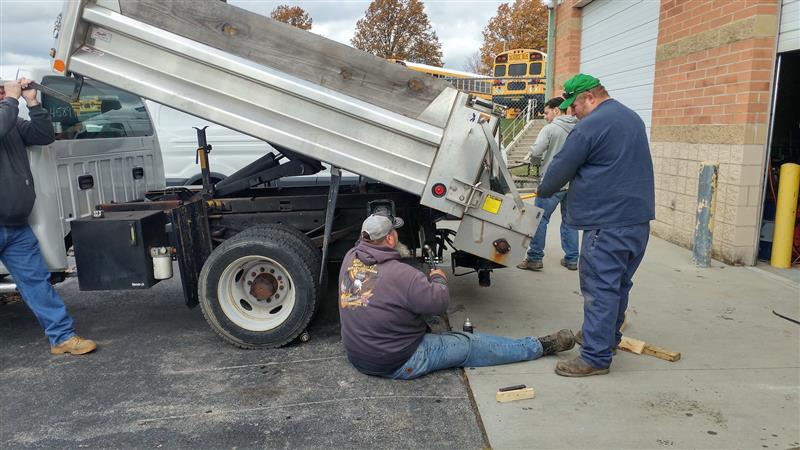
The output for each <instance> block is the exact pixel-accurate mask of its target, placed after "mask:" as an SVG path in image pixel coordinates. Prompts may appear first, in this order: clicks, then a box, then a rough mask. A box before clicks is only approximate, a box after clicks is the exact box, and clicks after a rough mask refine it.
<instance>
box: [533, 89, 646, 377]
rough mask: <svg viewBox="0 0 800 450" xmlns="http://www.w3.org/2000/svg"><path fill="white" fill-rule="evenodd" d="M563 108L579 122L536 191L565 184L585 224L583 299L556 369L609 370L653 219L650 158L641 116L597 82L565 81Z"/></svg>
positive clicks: (577, 219)
mask: <svg viewBox="0 0 800 450" xmlns="http://www.w3.org/2000/svg"><path fill="white" fill-rule="evenodd" d="M564 90H565V92H564V99H565V100H564V102H563V103H562V104H561V105H560V107H561V109H566V108H568V107H570V106H572V108H573V111H574V112H575V115H576V116H577V117H578V119H579V122H578V124H577V125H576V126H575V128H574V129H573V130H572V132H571V133H570V134H569V136H568V137H567V140H566V142H565V143H564V148H563V149H562V150H561V152H559V153H558V154H557V155H556V156H555V157H554V158H553V162H552V163H551V164H550V168H549V169H548V171H547V174H546V175H545V177H544V179H543V180H542V183H541V184H540V185H539V188H538V195H539V196H541V197H550V196H552V195H553V194H555V193H557V192H558V191H559V189H561V186H563V185H564V184H565V183H567V182H569V183H570V187H569V193H568V194H567V202H568V203H569V209H568V210H567V215H566V218H565V219H564V220H566V223H567V225H569V226H570V227H572V228H577V229H580V230H583V241H582V243H581V254H580V264H579V270H580V272H579V273H580V284H581V292H582V293H583V298H584V307H583V329H582V334H583V344H582V347H581V355H580V356H579V357H577V358H575V359H571V360H564V361H560V362H559V363H558V364H557V365H556V373H557V374H559V375H563V376H569V377H584V376H589V375H602V374H606V373H608V369H609V367H610V366H611V356H612V351H613V350H614V349H615V348H616V347H617V346H618V345H619V342H620V340H621V339H622V333H621V332H620V331H619V328H620V326H621V325H622V321H623V320H624V318H625V310H626V309H627V307H628V294H629V292H630V290H631V287H632V286H633V282H632V278H633V274H634V273H635V272H636V269H637V268H638V267H639V263H641V262H642V257H644V252H645V248H646V247H647V241H648V238H649V236H650V221H651V220H653V219H654V218H655V187H654V184H653V162H652V159H651V157H650V146H649V144H648V140H647V133H646V131H645V126H644V122H642V119H641V118H640V117H639V115H638V114H636V113H635V112H634V111H632V110H631V109H629V108H627V107H626V106H624V105H623V104H622V103H619V102H618V101H616V100H614V99H612V98H610V97H609V95H608V92H607V91H606V89H605V88H604V87H603V86H602V85H601V84H600V80H598V79H597V78H595V77H593V76H591V75H585V74H578V75H575V76H574V77H572V78H570V79H569V80H567V82H566V83H564Z"/></svg>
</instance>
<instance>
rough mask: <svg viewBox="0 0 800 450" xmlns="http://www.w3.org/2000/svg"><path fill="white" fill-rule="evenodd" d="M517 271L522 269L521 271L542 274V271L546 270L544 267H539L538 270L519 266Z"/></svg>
mask: <svg viewBox="0 0 800 450" xmlns="http://www.w3.org/2000/svg"><path fill="white" fill-rule="evenodd" d="M517 269H520V270H530V271H531V272H541V271H542V269H544V266H542V267H539V268H537V269H534V268H533V267H520V266H517Z"/></svg>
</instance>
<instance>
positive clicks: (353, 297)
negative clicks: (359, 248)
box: [339, 258, 380, 308]
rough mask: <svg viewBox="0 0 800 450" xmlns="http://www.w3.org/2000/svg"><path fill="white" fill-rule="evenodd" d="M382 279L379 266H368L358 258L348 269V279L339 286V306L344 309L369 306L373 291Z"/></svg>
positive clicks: (354, 259)
mask: <svg viewBox="0 0 800 450" xmlns="http://www.w3.org/2000/svg"><path fill="white" fill-rule="evenodd" d="M379 278H380V271H379V270H378V265H377V264H373V265H371V266H368V265H366V264H364V263H363V262H361V260H360V259H358V258H353V262H351V263H350V266H348V267H347V277H346V278H345V279H344V280H342V284H341V285H340V286H339V306H340V307H342V308H359V307H363V306H368V305H369V299H370V297H372V291H373V290H374V289H375V285H376V284H377V283H378V279H379Z"/></svg>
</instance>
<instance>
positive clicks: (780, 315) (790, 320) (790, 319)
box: [772, 309, 800, 325]
mask: <svg viewBox="0 0 800 450" xmlns="http://www.w3.org/2000/svg"><path fill="white" fill-rule="evenodd" d="M772 314H775V315H776V316H778V317H780V318H781V319H786V320H788V321H789V322H792V323H796V324H798V325H800V321H797V320H795V319H792V318H791V317H786V316H784V315H783V314H778V313H776V312H775V310H774V309H773V310H772Z"/></svg>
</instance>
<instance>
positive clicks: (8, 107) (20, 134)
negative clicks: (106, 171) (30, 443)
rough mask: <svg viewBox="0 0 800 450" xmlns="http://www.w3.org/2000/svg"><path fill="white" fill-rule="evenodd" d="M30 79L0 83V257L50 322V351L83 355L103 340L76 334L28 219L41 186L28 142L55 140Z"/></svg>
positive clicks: (31, 303) (35, 310)
mask: <svg viewBox="0 0 800 450" xmlns="http://www.w3.org/2000/svg"><path fill="white" fill-rule="evenodd" d="M29 84H30V80H27V79H25V78H22V79H20V80H18V81H8V82H6V83H5V84H4V85H3V86H2V87H0V205H2V206H1V207H0V262H2V263H3V265H4V266H6V268H7V269H8V271H9V272H10V273H11V276H12V277H14V281H15V282H16V283H17V288H18V289H19V292H20V294H22V299H23V300H24V301H25V303H26V304H27V305H28V307H29V308H30V309H31V311H33V314H34V315H35V316H36V318H37V319H38V320H39V323H40V324H41V325H42V328H44V332H45V334H46V335H47V338H48V339H49V340H50V352H51V353H52V354H54V355H60V354H64V353H71V354H74V355H82V354H84V353H89V352H91V351H92V350H94V349H95V348H96V347H97V345H96V344H95V343H94V342H93V341H91V340H89V339H81V338H80V337H78V336H77V335H76V334H75V327H74V326H73V321H72V317H70V315H69V314H68V313H67V308H66V307H65V306H64V301H63V300H62V299H61V297H60V296H59V295H58V293H56V291H55V290H54V289H53V286H51V285H50V271H49V270H48V269H47V265H46V264H45V262H44V258H42V252H41V250H40V249H39V241H38V240H37V239H36V236H35V235H34V234H33V231H32V230H31V227H30V225H28V215H29V214H30V213H31V210H32V209H33V204H34V202H35V201H36V192H35V191H34V188H33V174H32V173H31V167H30V163H29V162H28V152H27V149H26V146H28V145H47V144H50V143H51V142H53V141H54V140H55V135H54V133H53V123H52V122H51V121H50V114H49V113H48V112H47V110H45V109H44V108H43V107H42V105H40V104H39V102H38V100H36V90H35V89H28V85H29ZM20 97H22V98H23V99H24V100H25V103H26V104H27V106H28V112H29V116H30V118H31V120H23V119H21V118H19V117H17V115H18V114H19V99H20Z"/></svg>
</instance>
